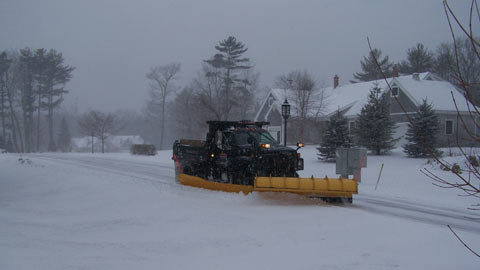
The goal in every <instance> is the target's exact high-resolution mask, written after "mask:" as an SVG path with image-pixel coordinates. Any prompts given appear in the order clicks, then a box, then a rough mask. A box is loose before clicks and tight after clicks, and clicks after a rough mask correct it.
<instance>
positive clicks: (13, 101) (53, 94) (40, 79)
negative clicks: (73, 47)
mask: <svg viewBox="0 0 480 270" xmlns="http://www.w3.org/2000/svg"><path fill="white" fill-rule="evenodd" d="M73 70H74V67H72V66H69V65H67V64H65V60H64V57H63V55H62V53H60V52H58V51H56V50H55V49H50V50H47V49H44V48H40V49H30V48H28V47H27V48H23V49H21V50H18V51H15V50H12V51H2V52H0V125H1V126H0V128H1V132H0V148H2V149H6V150H7V151H10V152H26V153H29V152H38V151H44V150H48V151H57V146H58V145H57V140H58V136H57V130H56V129H55V123H54V119H55V117H54V114H55V111H56V109H57V108H59V106H60V104H61V103H62V102H63V99H64V95H65V94H66V93H68V91H67V90H66V88H65V86H66V84H67V83H68V82H69V81H70V79H71V78H72V72H73ZM44 126H46V134H44V133H45V132H44V130H45V128H44ZM62 127H63V128H64V129H65V128H68V126H65V125H62ZM60 133H61V134H62V136H67V135H68V134H69V131H67V130H64V131H63V132H60ZM45 137H46V138H45ZM65 140H67V138H65V137H63V138H61V139H60V140H59V141H60V142H61V145H60V146H61V148H62V150H64V149H65V145H64V144H65Z"/></svg>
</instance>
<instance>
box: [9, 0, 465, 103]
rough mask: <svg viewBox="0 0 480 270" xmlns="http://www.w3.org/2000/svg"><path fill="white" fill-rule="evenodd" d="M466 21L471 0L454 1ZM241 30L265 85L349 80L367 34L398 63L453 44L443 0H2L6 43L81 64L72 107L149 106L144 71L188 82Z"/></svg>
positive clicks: (239, 36)
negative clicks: (175, 74)
mask: <svg viewBox="0 0 480 270" xmlns="http://www.w3.org/2000/svg"><path fill="white" fill-rule="evenodd" d="M451 2H452V3H451V5H452V6H453V7H454V8H455V9H456V10H457V14H458V15H459V16H460V17H461V18H467V15H468V8H469V4H470V1H469V0H452V1H451ZM229 35H233V36H235V37H236V38H237V39H238V40H240V41H242V42H243V43H245V44H246V45H247V46H248V48H249V50H248V52H247V56H248V57H250V59H251V60H252V61H253V63H254V64H255V70H256V71H257V72H259V73H260V79H261V84H262V85H265V86H273V81H274V79H275V78H276V77H277V76H279V75H281V74H285V73H288V72H289V71H291V70H294V69H307V70H308V71H310V73H311V74H312V75H314V77H315V78H317V80H318V81H319V82H320V83H324V84H325V85H331V84H332V83H333V76H334V75H335V74H338V75H339V76H340V82H341V83H347V82H348V80H350V79H352V74H353V73H354V72H356V71H360V63H359V61H360V59H362V57H363V56H364V55H366V54H367V53H368V45H367V41H366V38H367V36H368V37H369V38H370V40H371V42H372V44H373V46H374V47H378V48H380V49H381V50H382V51H383V53H384V54H387V55H389V56H390V58H391V60H394V61H399V60H401V59H403V58H404V57H405V54H406V50H407V49H408V48H410V47H412V46H414V45H415V44H416V43H417V42H422V43H423V44H424V45H425V46H427V47H428V48H430V49H435V47H436V46H437V45H438V44H440V43H441V42H445V41H450V33H449V31H448V25H447V21H446V18H445V14H444V11H443V6H442V1H441V0H395V1H391V0H364V1H360V0H336V1H335V0H317V1H314V0H300V1H287V0H268V1H267V0H264V1H262V0H242V1H238V0H237V1H229V0H202V1H200V0H198V1H195V0H175V1H167V0H135V1H134V0H131V1H129V0H95V1H93V0H81V1H76V0H42V1H37V0H30V1H27V0H1V1H0V50H4V49H20V48H23V47H25V46H29V47H31V48H34V49H36V48H47V49H49V48H54V49H56V50H58V51H60V52H62V53H63V54H64V57H65V59H66V63H67V64H69V65H72V66H74V67H76V69H75V71H74V73H73V75H74V77H73V79H72V81H71V82H70V83H69V84H68V85H67V88H68V89H69V90H70V94H68V95H67V96H66V103H67V104H74V101H77V103H78V107H79V109H80V110H81V111H84V110H86V109H89V108H94V109H103V110H109V111H111V110H116V109H121V108H125V109H134V110H140V109H141V108H142V107H143V106H144V103H145V100H146V99H147V98H148V94H147V93H148V82H147V79H146V78H145V73H147V72H148V70H149V68H150V67H151V66H154V65H164V64H167V63H170V62H180V63H181V64H182V71H181V79H180V80H179V81H178V84H179V85H181V86H183V85H185V84H187V83H188V82H189V81H190V80H191V79H192V78H193V77H195V75H196V73H197V71H198V70H199V69H200V64H201V61H202V60H204V59H207V58H210V57H211V56H212V55H213V54H214V53H215V49H214V46H215V45H216V44H217V43H218V41H220V40H223V39H225V38H227V37H228V36H229Z"/></svg>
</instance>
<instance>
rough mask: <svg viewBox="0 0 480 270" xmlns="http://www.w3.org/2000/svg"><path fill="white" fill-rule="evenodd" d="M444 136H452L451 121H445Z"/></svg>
mask: <svg viewBox="0 0 480 270" xmlns="http://www.w3.org/2000/svg"><path fill="white" fill-rule="evenodd" d="M445 134H447V135H452V134H453V120H445Z"/></svg>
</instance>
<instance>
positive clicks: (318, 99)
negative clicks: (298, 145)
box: [275, 70, 327, 142]
mask: <svg viewBox="0 0 480 270" xmlns="http://www.w3.org/2000/svg"><path fill="white" fill-rule="evenodd" d="M275 85H276V86H277V87H279V88H282V89H291V90H293V91H294V92H295V95H294V100H292V101H290V102H293V104H294V106H293V110H294V112H295V116H296V119H295V120H296V122H297V123H298V129H299V135H298V138H297V139H298V140H300V141H302V142H303V141H305V140H304V139H305V126H306V125H307V122H308V120H317V118H318V117H319V116H320V115H321V113H322V112H323V111H324V110H325V106H326V101H327V96H326V93H325V91H324V89H323V88H320V87H318V85H317V82H316V81H315V80H314V79H313V77H312V76H311V75H310V73H308V71H306V70H303V71H300V70H296V71H292V72H290V73H289V74H287V75H282V76H280V77H278V78H277V80H276V82H275Z"/></svg>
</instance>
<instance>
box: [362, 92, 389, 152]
mask: <svg viewBox="0 0 480 270" xmlns="http://www.w3.org/2000/svg"><path fill="white" fill-rule="evenodd" d="M356 126H357V128H356V130H355V134H356V135H357V137H358V144H359V145H361V146H364V147H366V148H367V149H368V150H371V151H374V153H375V154H377V155H380V154H382V153H385V152H388V151H389V150H391V149H393V148H394V147H395V142H396V141H397V140H398V139H393V131H394V128H395V122H393V121H392V120H391V119H390V108H389V105H388V103H387V102H386V98H385V93H383V94H382V93H381V88H380V87H379V86H378V83H376V84H375V85H374V87H373V88H372V90H371V91H370V94H369V95H368V103H367V104H365V106H364V107H363V108H362V110H361V112H360V114H358V117H357V120H356Z"/></svg>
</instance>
